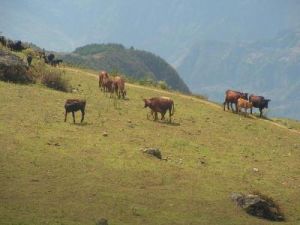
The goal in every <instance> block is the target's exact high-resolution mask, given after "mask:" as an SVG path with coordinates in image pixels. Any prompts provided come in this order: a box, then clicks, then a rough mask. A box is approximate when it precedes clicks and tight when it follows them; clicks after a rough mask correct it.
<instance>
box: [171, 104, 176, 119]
mask: <svg viewBox="0 0 300 225" xmlns="http://www.w3.org/2000/svg"><path fill="white" fill-rule="evenodd" d="M174 112H175V104H174V102H172V112H171V116H173V115H174Z"/></svg>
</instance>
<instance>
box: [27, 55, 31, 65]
mask: <svg viewBox="0 0 300 225" xmlns="http://www.w3.org/2000/svg"><path fill="white" fill-rule="evenodd" d="M26 59H27V63H28V66H30V65H31V62H32V56H31V55H28V56H27V58H26Z"/></svg>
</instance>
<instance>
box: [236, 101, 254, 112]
mask: <svg viewBox="0 0 300 225" xmlns="http://www.w3.org/2000/svg"><path fill="white" fill-rule="evenodd" d="M242 108H244V109H245V116H246V115H247V109H250V110H252V102H249V101H248V100H245V99H243V98H239V99H238V101H237V111H238V113H240V112H241V109H242Z"/></svg>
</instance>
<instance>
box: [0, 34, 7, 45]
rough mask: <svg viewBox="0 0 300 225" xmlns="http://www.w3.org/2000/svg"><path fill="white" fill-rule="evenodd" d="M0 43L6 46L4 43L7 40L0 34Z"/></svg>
mask: <svg viewBox="0 0 300 225" xmlns="http://www.w3.org/2000/svg"><path fill="white" fill-rule="evenodd" d="M0 43H1V44H2V45H3V46H6V43H7V40H6V38H5V37H4V36H0Z"/></svg>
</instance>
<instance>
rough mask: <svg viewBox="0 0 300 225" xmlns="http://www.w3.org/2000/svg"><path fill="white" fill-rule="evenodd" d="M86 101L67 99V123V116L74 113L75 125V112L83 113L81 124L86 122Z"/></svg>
mask: <svg viewBox="0 0 300 225" xmlns="http://www.w3.org/2000/svg"><path fill="white" fill-rule="evenodd" d="M85 105H86V101H85V100H79V99H67V101H66V102H65V110H66V112H65V122H66V121H67V114H68V113H69V112H72V116H73V122H74V123H75V112H77V111H79V110H80V111H81V123H82V121H83V120H84V114H85Z"/></svg>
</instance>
